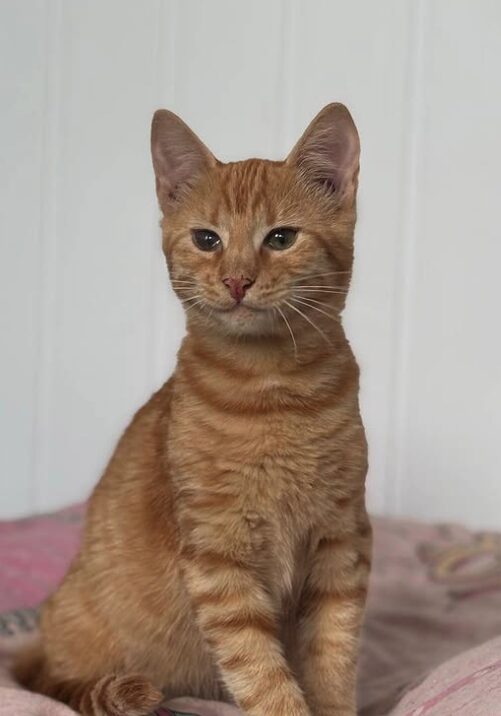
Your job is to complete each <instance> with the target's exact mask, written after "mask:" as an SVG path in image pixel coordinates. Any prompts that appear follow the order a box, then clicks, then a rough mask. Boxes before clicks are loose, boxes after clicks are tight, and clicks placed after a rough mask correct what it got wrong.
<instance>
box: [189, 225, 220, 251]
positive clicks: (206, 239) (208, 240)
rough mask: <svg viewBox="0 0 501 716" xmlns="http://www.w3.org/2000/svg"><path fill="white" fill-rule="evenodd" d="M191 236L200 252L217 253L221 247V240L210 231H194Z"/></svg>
mask: <svg viewBox="0 0 501 716" xmlns="http://www.w3.org/2000/svg"><path fill="white" fill-rule="evenodd" d="M191 236H192V239H193V243H194V244H195V246H196V247H197V249H200V251H216V250H217V249H218V248H219V247H220V246H221V239H220V238H219V236H218V235H217V234H216V232H215V231H211V230H210V229H193V231H192V234H191Z"/></svg>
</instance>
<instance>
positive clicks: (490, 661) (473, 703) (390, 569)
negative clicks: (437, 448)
mask: <svg viewBox="0 0 501 716" xmlns="http://www.w3.org/2000/svg"><path fill="white" fill-rule="evenodd" d="M82 513H83V508H82V506H77V507H74V508H70V509H68V510H64V511H62V512H59V513H57V514H56V515H52V516H43V517H37V518H33V519H29V520H20V521H17V522H9V523H7V522H6V523H0V611H8V610H13V609H15V610H17V611H14V612H13V611H10V613H9V615H8V616H4V617H3V618H2V617H0V715H1V716H45V715H47V716H49V715H50V716H65V715H66V716H69V715H70V714H72V713H73V712H72V711H71V710H69V709H67V708H66V707H64V706H62V705H60V704H56V703H55V702H53V701H50V700H49V699H44V698H43V697H41V696H37V695H33V694H29V693H27V692H24V691H21V690H20V689H18V688H17V687H16V686H15V684H13V683H12V681H10V680H9V675H8V661H9V658H10V657H11V655H12V653H13V652H14V651H15V650H16V649H17V648H19V645H20V644H21V643H22V642H23V641H25V640H26V639H29V638H32V634H33V629H34V628H35V613H34V612H33V611H22V610H21V608H26V607H34V606H36V605H37V604H39V603H40V601H42V600H43V599H44V598H45V597H46V595H47V594H48V593H49V592H50V590H51V589H53V588H54V585H55V584H57V582H58V580H59V579H60V578H61V576H62V575H63V574H64V571H65V569H66V568H67V565H68V563H69V560H70V559H71V557H72V555H73V554H74V552H75V550H76V548H77V545H78V540H79V534H80V527H81V520H82ZM374 525H375V560H374V570H373V574H372V579H371V590H370V596H369V603H368V610H367V618H366V624H365V628H364V635H363V643H362V654H361V665H360V678H359V701H360V716H384V715H385V714H387V715H389V714H392V716H418V714H419V715H420V716H421V714H426V715H427V716H428V715H429V716H432V715H433V716H434V715H435V714H437V716H438V715H440V716H447V715H448V714H451V716H452V714H454V716H456V714H464V715H465V716H477V714H478V715H479V716H482V715H484V716H493V715H494V714H495V713H497V711H494V710H492V708H490V707H489V705H488V704H487V702H485V699H487V698H488V697H489V698H491V699H492V698H498V701H497V702H496V703H501V694H499V693H498V691H496V689H498V690H499V688H498V686H497V684H499V682H500V681H501V639H494V640H493V641H491V642H490V643H488V644H485V646H479V645H482V644H484V642H487V641H488V640H489V639H491V638H492V637H493V636H495V635H499V634H501V537H500V536H498V535H496V534H492V533H472V532H470V531H468V530H466V529H464V528H461V527H455V526H429V525H422V524H417V523H412V522H406V521H401V520H381V519H376V520H374ZM30 630H31V631H30ZM477 646H479V648H477V649H474V650H472V651H468V650H469V649H471V648H472V647H477ZM451 657H456V658H455V659H453V660H452V661H448V660H450V659H451ZM440 664H442V666H440V668H438V669H436V667H439V665H440ZM493 694H494V696H493ZM489 695H490V696H489ZM462 701H463V702H464V703H467V704H468V706H461V703H462ZM484 702H485V703H484ZM458 703H459V704H460V706H458ZM492 703H494V702H492ZM449 704H452V705H451V706H450V707H449ZM486 704H487V705H486ZM171 706H172V704H171ZM175 706H176V708H178V709H179V710H180V711H185V712H193V713H197V714H202V716H235V714H238V711H237V710H236V709H234V708H233V707H231V706H228V705H225V704H210V703H207V702H205V703H201V702H196V701H193V700H187V701H184V702H182V703H181V704H179V702H178V703H177V704H175ZM465 708H466V710H464V709H465ZM423 709H424V710H423ZM437 709H438V710H437ZM447 709H449V710H447ZM461 709H462V710H461ZM499 712H500V713H501V709H500V710H499Z"/></svg>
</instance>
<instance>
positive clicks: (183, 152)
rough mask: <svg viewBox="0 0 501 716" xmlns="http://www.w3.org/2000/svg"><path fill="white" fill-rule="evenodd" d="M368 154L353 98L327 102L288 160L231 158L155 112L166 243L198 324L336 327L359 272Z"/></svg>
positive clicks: (250, 328)
mask: <svg viewBox="0 0 501 716" xmlns="http://www.w3.org/2000/svg"><path fill="white" fill-rule="evenodd" d="M359 151H360V148H359V139H358V134H357V130H356V128H355V125H354V123H353V120H352V118H351V115H350V113H349V112H348V110H347V109H346V107H344V106H343V105H341V104H330V105H328V106H327V107H325V108H324V109H323V110H322V111H321V112H320V113H319V114H318V115H317V116H316V117H315V119H314V120H313V121H312V123H311V124H310V125H309V127H308V128H307V129H306V131H305V133H304V134H303V136H302V137H301V139H300V140H299V141H298V143H297V144H296V146H295V147H294V148H293V149H292V151H291V153H290V154H289V156H288V158H287V159H286V160H285V161H282V162H275V161H267V160H261V159H249V160H246V161H241V162H231V163H228V164H223V163H222V162H220V161H218V160H217V159H216V158H215V157H214V156H213V154H212V153H211V152H210V151H209V150H208V149H207V147H206V146H205V145H204V144H203V143H202V142H201V141H200V140H199V139H198V137H197V136H196V135H195V134H194V133H193V132H192V131H191V130H190V129H189V128H188V127H187V126H186V124H184V122H182V120H180V119H179V117H177V116H176V115H175V114H173V113H172V112H169V111H167V110H158V111H157V112H156V113H155V115H154V118H153V124H152V155H153V165H154V169H155V175H156V186H157V195H158V199H159V202H160V207H161V209H162V212H163V215H164V220H163V224H162V226H163V247H164V252H165V255H166V258H167V263H168V266H169V271H170V275H171V280H172V285H173V288H174V290H175V292H176V293H177V295H178V296H179V298H180V299H181V301H182V302H183V305H184V307H185V309H186V310H187V312H188V319H189V322H190V323H191V324H192V325H197V326H199V327H206V328H209V329H210V330H211V331H218V330H219V331H222V332H224V333H227V334H228V333H230V334H233V335H246V336H251V335H252V336H255V335H266V336H270V335H273V334H275V335H287V336H288V337H289V334H294V336H296V337H297V336H298V335H299V334H300V333H301V331H305V332H308V331H310V332H311V331H313V330H314V327H313V325H312V324H315V326H316V327H317V328H318V329H319V330H320V332H321V333H325V332H328V331H329V326H330V325H332V321H336V320H338V316H339V312H340V310H341V309H342V307H343V306H344V301H345V295H346V291H347V289H348V285H349V280H350V275H351V266H352V258H353V229H354V225H355V197H356V190H357V177H358V167H359Z"/></svg>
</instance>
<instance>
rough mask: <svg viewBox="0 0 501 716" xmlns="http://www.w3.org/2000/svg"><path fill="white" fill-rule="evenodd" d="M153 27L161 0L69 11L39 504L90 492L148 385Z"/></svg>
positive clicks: (96, 3) (69, 6)
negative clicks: (150, 131) (150, 123)
mask: <svg viewBox="0 0 501 716" xmlns="http://www.w3.org/2000/svg"><path fill="white" fill-rule="evenodd" d="M157 21H158V4H157V3H153V2H152V3H129V2H127V3H123V2H120V0H114V1H111V0H107V1H106V2H101V1H100V0H91V1H88V2H85V3H64V5H63V28H64V30H63V44H62V50H61V54H62V56H61V97H60V100H61V106H60V108H59V114H60V116H59V129H60V132H59V143H58V146H57V147H54V151H57V155H58V158H59V163H58V166H57V180H56V191H57V197H56V204H57V211H56V216H55V218H54V222H53V227H52V229H53V231H54V235H55V238H54V241H55V250H54V256H53V264H54V267H53V277H54V281H55V286H53V288H52V291H53V300H52V307H53V315H52V317H51V319H52V323H51V325H50V326H49V327H48V331H49V334H50V335H49V339H48V341H49V345H50V354H49V355H48V356H47V361H46V363H45V365H44V366H43V370H44V380H45V382H46V394H47V396H48V403H47V404H46V405H45V406H44V411H45V412H44V416H43V417H44V420H43V423H42V424H40V426H39V430H40V442H41V445H42V446H43V448H45V451H44V453H43V457H45V459H44V460H41V461H40V464H39V466H38V468H39V472H38V480H39V501H38V504H37V507H38V508H40V509H46V508H49V507H53V506H54V505H55V504H63V503H66V502H68V501H70V500H74V499H76V498H80V497H82V496H84V495H86V494H87V492H88V490H89V488H90V487H91V486H92V485H93V484H94V483H95V482H96V480H97V478H98V477H99V473H100V471H101V469H102V468H103V467H104V464H105V461H106V459H107V457H108V455H109V453H110V451H111V449H112V446H113V444H114V442H115V440H116V438H117V437H118V434H119V433H120V431H121V430H122V428H123V427H124V426H125V424H126V421H127V420H128V418H129V417H130V415H131V413H132V412H133V410H135V409H136V408H137V407H138V406H139V405H140V403H141V401H142V400H144V398H145V397H146V395H147V394H148V392H149V389H150V388H151V387H152V386H151V385H150V374H151V358H150V355H149V351H150V349H151V334H150V319H149V315H150V308H151V301H152V295H151V288H150V284H151V253H152V248H151V242H152V241H153V236H152V232H151V228H152V227H151V225H152V215H153V207H154V198H153V182H152V173H151V169H150V159H149V122H150V117H151V112H152V109H153V105H154V102H155V90H156V79H157V76H156V57H157V42H158V31H157Z"/></svg>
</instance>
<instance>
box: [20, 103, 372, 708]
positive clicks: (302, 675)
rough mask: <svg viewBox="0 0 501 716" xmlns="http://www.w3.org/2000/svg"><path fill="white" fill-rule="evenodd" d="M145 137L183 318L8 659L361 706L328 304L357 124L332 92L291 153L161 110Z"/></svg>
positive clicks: (203, 692) (63, 685)
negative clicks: (182, 332)
mask: <svg viewBox="0 0 501 716" xmlns="http://www.w3.org/2000/svg"><path fill="white" fill-rule="evenodd" d="M152 150H153V161H154V166H155V172H156V178H157V192H158V197H159V201H160V205H161V208H162V211H163V214H164V221H163V240H164V250H165V254H166V258H167V262H168V266H169V271H170V276H171V279H172V284H173V287H174V290H175V291H176V293H177V294H178V296H179V298H180V299H181V300H182V301H184V302H185V306H186V310H187V335H186V337H185V339H184V341H183V343H182V346H181V349H180V351H179V356H178V364H177V368H176V371H175V373H174V375H173V376H172V378H171V379H170V380H169V381H168V382H167V383H166V384H165V385H164V386H163V387H162V388H161V389H160V390H159V391H158V392H157V393H156V394H155V395H154V396H153V397H152V398H151V399H150V400H149V402H148V403H147V404H146V405H145V406H143V407H142V408H141V410H139V412H138V413H137V414H136V416H135V417H134V419H133V420H132V422H131V424H130V425H129V427H128V428H127V430H126V431H125V433H124V435H123V436H122V438H121V440H120V442H119V443H118V446H117V448H116V450H115V453H114V455H113V457H112V459H111V461H110V464H109V465H108V468H107V469H106V471H105V473H104V475H103V477H102V478H101V480H100V482H99V484H98V485H97V487H96V489H95V490H94V493H93V495H92V498H91V501H90V506H89V512H88V517H87V524H86V530H85V536H84V540H83V544H82V547H81V550H80V553H79V555H78V557H77V558H76V559H75V561H74V562H73V564H72V566H71V568H70V570H69V572H68V574H67V575H66V578H65V579H64V581H63V583H62V585H61V586H60V587H59V589H58V590H57V591H56V592H55V594H54V595H53V596H52V597H51V598H50V599H49V600H48V601H47V603H46V604H45V605H44V608H43V612H42V617H41V639H40V642H39V643H38V644H37V645H36V646H35V647H34V648H32V649H31V651H29V652H26V653H25V654H23V655H22V658H21V659H20V661H19V663H18V665H17V673H18V676H19V678H20V680H21V681H22V682H23V683H24V684H26V685H28V686H29V687H30V688H32V689H35V690H38V691H41V692H43V693H45V694H48V695H52V696H55V697H56V698H60V699H61V700H62V701H65V702H66V703H68V704H70V705H71V706H73V707H74V708H75V709H77V710H78V711H79V712H80V713H81V714H84V715H85V716H125V715H127V716H142V715H143V714H147V713H149V712H150V711H151V709H152V708H153V707H154V706H155V705H156V704H158V703H159V702H160V701H161V699H162V693H161V692H163V693H164V694H165V695H166V696H167V697H169V698H170V697H175V696H181V695H192V696H199V697H207V698H215V699H226V700H232V701H234V702H235V703H237V704H238V705H239V706H240V708H241V709H242V711H243V712H244V713H245V714H248V715H249V716H308V714H314V715H315V716H332V715H334V714H336V716H354V714H355V671H356V661H357V640H358V632H359V628H360V622H361V617H362V613H363V605H364V601H365V595H366V590H367V579H368V573H369V567H370V552H371V531H370V526H369V522H368V519H367V514H366V510H365V505H364V481H365V474H366V467H367V464H366V463H367V457H366V442H365V437H364V430H363V426H362V423H361V419H360V415H359V408H358V380H359V379H358V368H357V365H356V362H355V360H354V357H353V355H352V352H351V350H350V347H349V344H348V342H347V340H346V338H345V335H344V332H343V327H342V323H341V319H340V314H341V311H342V309H343V307H344V303H345V299H346V292H347V290H348V286H349V282H350V275H351V268H352V256H353V230H354V225H355V196H356V187H357V175H358V136H357V132H356V129H355V127H354V125H353V121H352V119H351V117H350V115H349V113H348V111H347V110H346V108H344V107H343V106H342V105H329V106H328V107H326V108H325V109H324V110H323V111H322V112H321V113H320V114H319V115H318V116H317V117H316V119H315V120H314V121H313V122H312V124H311V125H310V127H309V128H308V129H307V130H306V132H305V134H304V135H303V137H302V139H301V140H300V141H299V143H298V144H297V145H296V147H295V148H294V149H293V151H292V152H291V154H290V155H289V157H288V159H287V160H286V161H284V162H271V161H264V160H258V159H251V160H248V161H243V162H236V163H230V164H222V163H221V162H218V161H217V160H216V159H214V157H213V156H212V154H211V153H210V152H209V150H208V149H207V148H206V147H205V146H204V145H203V144H202V143H201V142H200V140H198V139H197V138H196V137H195V135H194V134H193V133H192V132H191V130H189V129H188V128H187V127H186V125H184V123H182V122H181V120H179V119H178V118H177V117H175V115H172V114H171V113H169V112H166V111H159V112H158V113H157V114H156V115H155V118H154V122H153V131H152ZM277 227H288V228H289V229H293V230H294V231H293V232H292V233H290V234H289V236H292V237H293V238H295V243H293V244H291V245H290V247H289V248H285V249H284V250H277V249H274V248H272V247H271V245H270V244H269V243H267V242H265V243H263V239H264V238H265V237H266V236H267V235H268V234H269V232H270V231H272V230H273V229H275V228H277ZM197 229H198V230H203V229H205V230H211V231H212V232H215V233H216V234H217V236H218V237H219V243H217V242H216V246H215V249H214V250H211V251H205V250H200V248H198V247H197V246H196V245H195V243H194V241H193V240H192V231H193V230H197ZM204 236H205V234H204ZM216 239H217V237H216ZM204 240H205V239H204ZM204 246H205V244H204ZM244 279H245V282H246V283H245V286H244V285H243V284H242V281H244ZM225 281H226V283H225ZM231 281H233V282H236V284H235V285H237V284H238V286H240V288H237V289H234V288H231V290H230V289H229V288H228V286H230V284H231V286H233V285H234V284H232V283H231ZM239 281H240V284H239V283H238V282H239ZM242 286H244V287H243V288H242ZM245 289H246V292H245V294H244V295H243V293H242V292H243V291H244V290H245ZM238 290H241V294H237V293H235V295H233V293H232V291H238ZM235 296H237V298H235Z"/></svg>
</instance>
